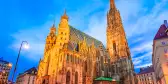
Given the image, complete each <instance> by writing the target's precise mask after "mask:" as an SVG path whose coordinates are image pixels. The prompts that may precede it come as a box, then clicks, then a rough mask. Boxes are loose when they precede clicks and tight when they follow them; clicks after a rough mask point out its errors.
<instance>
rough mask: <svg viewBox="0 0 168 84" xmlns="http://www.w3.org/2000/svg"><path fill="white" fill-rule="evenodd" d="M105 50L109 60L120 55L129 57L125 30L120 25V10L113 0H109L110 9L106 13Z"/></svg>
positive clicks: (115, 59) (113, 60) (112, 60)
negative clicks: (107, 52)
mask: <svg viewBox="0 0 168 84" xmlns="http://www.w3.org/2000/svg"><path fill="white" fill-rule="evenodd" d="M106 32H107V33H106V34H107V50H108V51H109V54H110V58H111V62H115V61H117V60H118V59H119V58H122V57H129V58H130V50H129V47H128V43H127V40H126V35H125V31H124V28H123V25H122V20H121V17H120V12H119V11H118V10H117V8H116V6H115V2H114V0H110V10H109V11H108V13H107V30H106Z"/></svg>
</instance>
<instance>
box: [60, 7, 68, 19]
mask: <svg viewBox="0 0 168 84" xmlns="http://www.w3.org/2000/svg"><path fill="white" fill-rule="evenodd" d="M61 19H67V20H68V16H67V14H66V9H65V11H64V15H63V16H62V18H61Z"/></svg>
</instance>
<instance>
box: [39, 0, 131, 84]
mask: <svg viewBox="0 0 168 84" xmlns="http://www.w3.org/2000/svg"><path fill="white" fill-rule="evenodd" d="M68 20H69V17H68V16H67V14H66V11H65V13H64V15H62V17H61V19H60V23H59V25H58V30H56V29H57V28H56V27H55V24H53V26H52V27H51V28H50V33H49V34H48V36H47V38H46V44H45V50H44V57H43V58H42V59H41V60H40V61H39V66H38V73H37V78H36V84H92V83H93V80H94V79H95V78H97V77H112V78H115V79H116V80H121V84H134V79H133V64H132V60H131V56H130V51H129V47H128V44H127V40H126V35H125V32H124V29H123V26H122V21H121V18H120V14H119V11H118V10H117V9H116V7H115V3H114V0H110V11H109V13H108V14H107V23H108V25H107V49H106V48H105V47H104V46H103V44H102V42H101V41H99V40H97V39H95V38H93V37H91V36H89V35H87V34H85V33H83V32H81V31H79V30H77V29H76V28H74V27H72V26H70V25H69V23H68Z"/></svg>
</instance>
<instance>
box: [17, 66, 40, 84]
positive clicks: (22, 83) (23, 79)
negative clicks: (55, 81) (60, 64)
mask: <svg viewBox="0 0 168 84" xmlns="http://www.w3.org/2000/svg"><path fill="white" fill-rule="evenodd" d="M36 74H37V69H36V68H35V67H33V68H31V69H28V70H26V71H25V72H24V73H20V74H19V76H18V77H17V79H16V84H36V83H35V78H36Z"/></svg>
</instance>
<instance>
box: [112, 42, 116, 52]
mask: <svg viewBox="0 0 168 84" xmlns="http://www.w3.org/2000/svg"><path fill="white" fill-rule="evenodd" d="M113 49H114V51H116V43H115V42H113Z"/></svg>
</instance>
